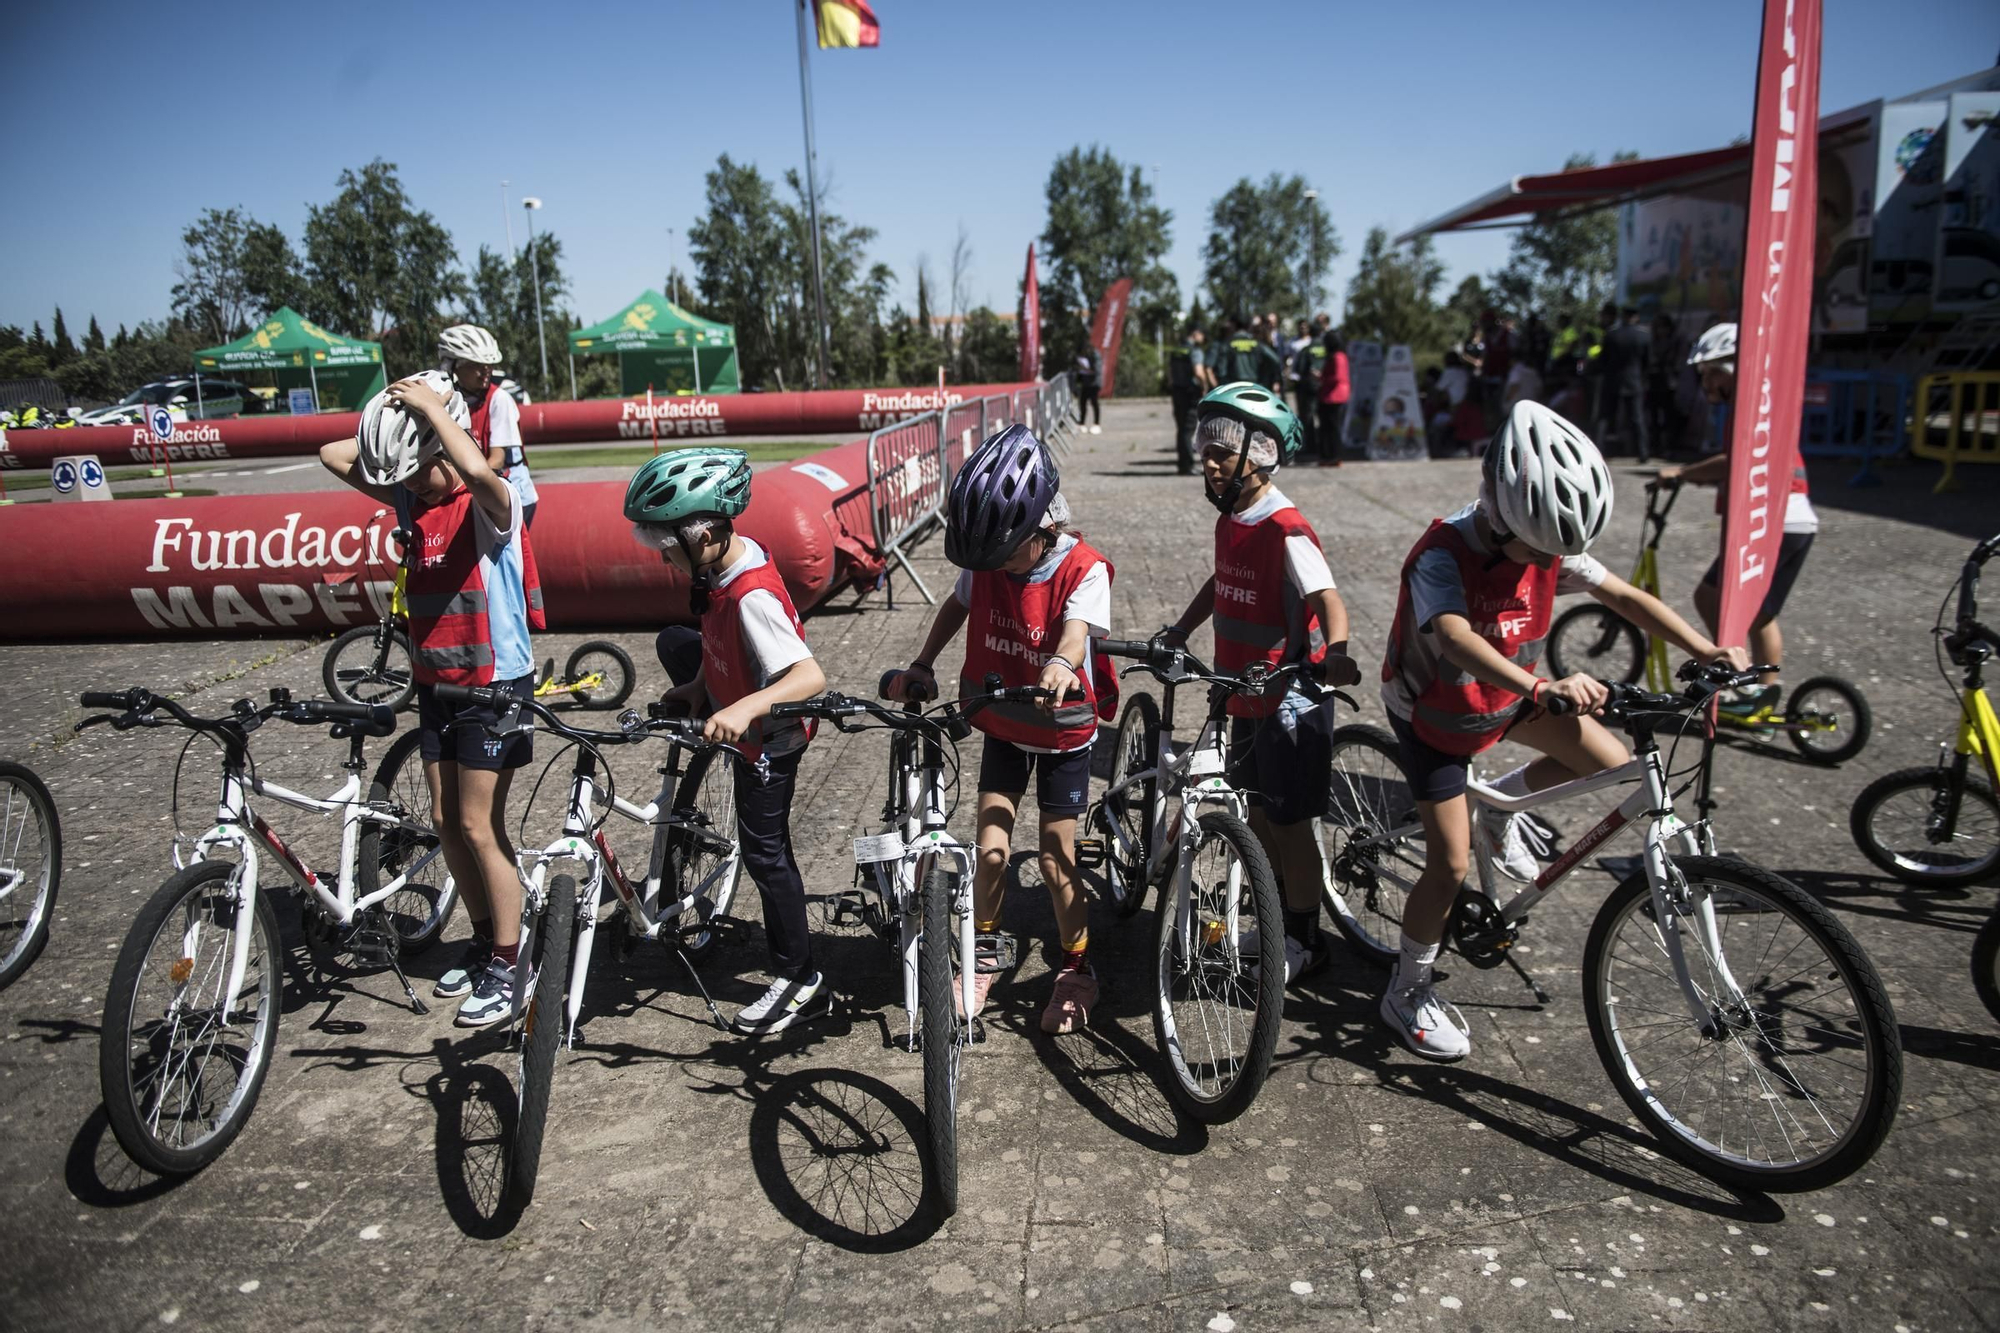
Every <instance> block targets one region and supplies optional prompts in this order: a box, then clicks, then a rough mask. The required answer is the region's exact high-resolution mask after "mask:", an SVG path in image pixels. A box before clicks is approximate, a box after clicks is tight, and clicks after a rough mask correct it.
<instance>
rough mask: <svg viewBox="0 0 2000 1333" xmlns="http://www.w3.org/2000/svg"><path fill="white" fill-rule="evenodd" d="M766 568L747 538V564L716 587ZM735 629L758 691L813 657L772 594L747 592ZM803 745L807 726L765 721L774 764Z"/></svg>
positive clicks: (729, 571) (760, 551)
mask: <svg viewBox="0 0 2000 1333" xmlns="http://www.w3.org/2000/svg"><path fill="white" fill-rule="evenodd" d="M768 563H770V556H768V555H766V554H765V553H764V548H763V547H761V546H759V545H758V544H757V543H756V542H753V541H751V540H750V539H749V538H748V537H745V538H744V539H743V558H742V559H740V560H738V561H737V562H736V563H735V564H733V565H731V566H729V567H728V568H727V569H724V570H722V571H721V572H720V573H718V574H717V575H716V576H715V579H714V586H715V587H717V588H726V587H728V586H729V585H730V584H731V583H734V582H735V581H736V580H737V579H738V578H741V577H742V576H743V575H744V574H746V573H748V572H749V571H751V570H753V569H756V568H757V567H758V566H760V565H765V564H768ZM736 628H737V632H738V633H739V634H741V635H742V636H743V652H744V655H745V656H746V657H747V658H748V659H749V667H750V677H751V682H752V685H753V686H754V688H756V689H760V690H761V689H763V688H765V687H766V686H768V685H770V683H771V682H772V681H774V680H776V679H777V678H778V677H779V676H782V675H783V674H784V673H785V672H786V671H787V670H788V669H789V668H790V667H791V666H793V665H794V664H795V663H798V662H803V661H805V660H806V659H807V658H808V657H811V656H812V649H810V648H808V647H807V646H806V641H805V640H804V639H803V638H801V637H800V636H799V632H798V631H797V630H796V629H794V628H793V627H792V618H791V617H790V616H789V615H787V614H786V613H785V604H784V603H783V602H781V601H779V600H778V595H777V594H776V593H774V592H771V591H770V590H769V589H766V588H757V589H755V590H753V591H751V592H747V593H745V594H744V595H743V598H742V600H740V601H738V602H737V603H736ZM805 743H806V729H805V724H804V723H803V722H799V721H796V720H794V721H786V722H773V721H771V720H770V719H768V718H766V719H765V721H764V753H765V754H768V755H770V756H772V757H773V758H776V757H777V756H779V755H787V754H790V753H791V752H792V751H794V750H797V749H799V748H801V747H803V746H804V745H805Z"/></svg>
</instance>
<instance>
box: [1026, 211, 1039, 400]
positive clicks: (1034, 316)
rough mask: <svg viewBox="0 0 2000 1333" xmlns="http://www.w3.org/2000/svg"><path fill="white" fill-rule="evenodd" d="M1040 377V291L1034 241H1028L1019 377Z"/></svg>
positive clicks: (1029, 378) (1032, 380)
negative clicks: (1036, 282) (1036, 273)
mask: <svg viewBox="0 0 2000 1333" xmlns="http://www.w3.org/2000/svg"><path fill="white" fill-rule="evenodd" d="M1041 377H1042V293H1041V289H1040V288H1038V287H1037V286H1036V285H1035V243H1034V242H1033V241H1030V242H1028V276H1027V278H1026V279H1024V280H1023V282H1022V285H1021V379H1022V380H1023V381H1025V382H1027V383H1029V384H1032V383H1034V382H1035V381H1036V380H1038V379H1040V378H1041Z"/></svg>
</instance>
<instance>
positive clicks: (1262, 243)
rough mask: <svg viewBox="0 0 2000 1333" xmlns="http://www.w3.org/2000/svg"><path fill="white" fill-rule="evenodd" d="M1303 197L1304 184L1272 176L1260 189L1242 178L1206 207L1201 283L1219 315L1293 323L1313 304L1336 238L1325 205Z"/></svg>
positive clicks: (1336, 249) (1334, 254)
mask: <svg viewBox="0 0 2000 1333" xmlns="http://www.w3.org/2000/svg"><path fill="white" fill-rule="evenodd" d="M1307 196H1308V187H1307V186H1306V181H1305V177H1303V176H1280V175H1278V174H1277V173H1276V172H1273V173H1272V174H1271V175H1269V176H1267V177H1265V179H1264V183H1263V184H1262V185H1257V184H1255V183H1254V182H1252V181H1251V180H1250V178H1249V177H1247V176H1246V177H1244V178H1243V179H1241V180H1239V181H1237V182H1236V184H1234V185H1232V186H1230V187H1229V190H1228V192H1227V193H1226V194H1224V195H1223V196H1222V197H1221V198H1220V199H1217V200H1216V201H1215V202H1214V203H1213V204H1211V205H1209V211H1208V240H1207V242H1206V243H1205V244H1204V245H1203V246H1202V279H1203V281H1204V282H1205V283H1206V284H1207V287H1208V291H1209V294H1210V295H1211V296H1213V297H1214V298H1215V303H1216V305H1217V306H1218V307H1219V308H1220V309H1221V310H1222V311H1223V312H1224V313H1225V314H1228V315H1230V316H1232V317H1242V318H1248V317H1250V316H1253V315H1258V314H1263V313H1265V312H1267V311H1271V312H1275V313H1277V314H1278V315H1280V316H1282V317H1284V318H1286V319H1292V318H1296V317H1298V316H1301V315H1310V314H1312V311H1313V307H1314V306H1316V305H1318V304H1319V297H1320V294H1321V291H1322V287H1323V284H1324V283H1325V281H1326V273H1327V269H1328V268H1329V267H1330V266H1331V265H1332V263H1333V261H1334V259H1335V258H1336V257H1338V256H1339V254H1340V237H1339V235H1338V233H1336V232H1335V231H1334V229H1333V221H1332V219H1331V218H1330V217H1328V215H1327V211H1326V206H1325V205H1324V204H1322V203H1321V202H1320V201H1319V198H1318V197H1317V196H1316V195H1315V196H1313V197H1310V198H1308V197H1307Z"/></svg>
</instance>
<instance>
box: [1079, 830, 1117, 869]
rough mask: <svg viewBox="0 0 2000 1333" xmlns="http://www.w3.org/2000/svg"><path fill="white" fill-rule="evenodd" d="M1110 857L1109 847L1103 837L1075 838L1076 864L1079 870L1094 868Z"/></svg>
mask: <svg viewBox="0 0 2000 1333" xmlns="http://www.w3.org/2000/svg"><path fill="white" fill-rule="evenodd" d="M1110 859H1111V853H1110V850H1109V848H1107V847H1106V845H1105V840H1104V839H1103V838H1078V839H1077V840H1076V865H1077V869H1079V870H1096V869H1097V868H1098V867H1100V866H1102V865H1103V864H1104V863H1105V862H1107V861H1109V860H1110Z"/></svg>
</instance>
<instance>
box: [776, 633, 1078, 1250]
mask: <svg viewBox="0 0 2000 1333" xmlns="http://www.w3.org/2000/svg"><path fill="white" fill-rule="evenodd" d="M896 674H897V673H896V672H893V671H890V672H885V673H884V674H883V676H882V678H881V680H880V682H879V683H878V685H877V693H878V694H882V695H885V696H886V695H887V693H888V690H889V686H890V683H891V681H892V680H893V679H894V677H895V676H896ZM984 684H985V685H986V692H985V693H984V694H980V695H975V696H973V697H972V698H969V699H958V700H955V701H947V702H945V703H942V704H939V705H938V706H937V707H935V708H933V709H931V710H930V711H928V712H926V711H925V709H924V704H925V703H927V702H929V701H930V698H931V694H930V691H929V689H928V688H927V687H924V686H919V685H917V684H916V683H915V682H907V685H908V689H907V692H906V702H905V703H904V704H903V706H902V707H901V708H890V707H887V706H885V705H883V704H879V703H875V702H872V701H870V700H866V699H856V698H851V697H849V696H847V695H843V694H837V693H828V694H823V695H821V696H819V697H818V698H816V699H807V700H804V701H802V702H799V703H785V704H778V705H776V706H775V707H773V708H772V709H771V716H772V717H774V718H787V717H796V718H808V717H810V718H820V719H823V720H825V721H828V722H831V723H832V724H833V725H834V727H835V728H837V729H838V730H840V731H843V732H854V731H865V730H873V729H877V728H879V729H883V730H887V731H888V732H889V733H890V737H889V785H888V794H887V796H886V798H885V800H884V801H883V806H882V824H883V831H882V832H880V833H877V834H873V835H871V836H868V837H862V838H856V839H855V840H854V887H853V888H851V889H849V890H847V891H846V892H844V893H841V894H839V895H836V896H835V898H834V899H833V901H832V903H831V905H830V906H829V907H828V908H827V912H826V914H827V918H828V921H829V924H831V925H835V926H852V925H857V924H858V925H861V926H864V927H865V928H867V929H869V930H870V931H872V932H873V933H874V934H875V935H876V936H877V937H878V938H880V939H881V940H883V941H884V942H885V943H888V944H890V945H891V946H892V947H893V948H895V950H896V952H897V957H898V958H899V959H900V960H901V962H902V975H903V1008H904V1011H905V1012H906V1013H907V1015H908V1019H909V1028H908V1031H907V1033H906V1035H905V1037H904V1040H903V1042H902V1046H903V1049H904V1050H906V1051H910V1052H921V1053H922V1055H923V1062H924V1121H925V1126H926V1138H927V1146H928V1148H929V1157H930V1165H931V1176H932V1181H933V1183H934V1184H935V1185H936V1187H937V1195H936V1198H937V1210H938V1216H939V1219H940V1220H942V1219H944V1218H948V1217H950V1216H951V1215H952V1214H953V1213H956V1212H957V1211H958V1084H959V1075H960V1071H961V1068H962V1066H963V1061H964V1054H965V1048H966V1047H967V1046H968V1045H970V1044H972V1043H973V1042H979V1041H984V1040H985V1027H984V1025H983V1024H982V1023H981V1022H980V1020H979V1019H978V1018H977V1017H976V1016H975V1017H972V1018H969V1019H968V1018H966V1017H963V1015H968V1014H972V1013H973V1010H974V1008H975V1006H974V1003H973V977H974V975H975V974H976V973H978V972H980V971H985V970H996V971H997V970H1004V968H1005V967H1006V966H1007V964H1006V962H1005V961H1004V960H1003V959H996V958H989V959H985V960H982V959H981V957H980V954H979V945H978V941H977V939H976V938H975V932H974V929H973V920H972V879H973V869H974V865H975V862H976V859H977V855H978V853H977V851H976V850H975V849H974V848H972V847H970V846H967V845H966V844H965V843H962V842H960V841H958V840H957V839H956V838H953V837H952V836H951V833H950V832H949V829H948V825H949V824H950V821H951V814H952V810H951V808H950V806H949V805H948V804H947V800H946V790H947V787H948V786H949V787H955V786H956V785H957V775H958V770H959V762H958V746H959V743H960V742H962V741H964V740H965V739H967V738H968V737H970V736H971V735H972V723H971V721H970V718H971V716H972V714H973V713H976V712H977V711H978V710H979V709H981V708H984V707H988V706H990V705H993V704H999V703H1023V704H1033V703H1039V702H1040V701H1042V700H1044V699H1047V698H1050V697H1051V696H1050V692H1049V691H1047V690H1044V689H1041V688H1039V687H1037V686H1033V685H1023V686H1014V687H1011V688H1001V686H1000V677H999V676H998V675H989V676H988V677H987V678H986V680H985V682H984ZM1079 697H1081V695H1080V694H1076V695H1072V696H1071V698H1073V699H1074V698H1079ZM864 718H865V719H867V720H866V721H862V720H860V719H864ZM947 745H948V746H949V747H950V755H951V757H950V759H949V760H947V759H946V747H947ZM947 763H949V765H950V768H951V770H952V777H951V781H950V782H949V783H947V781H946V778H945V768H946V765H947ZM954 920H955V921H956V925H954ZM955 966H956V968H957V971H958V988H959V990H958V995H957V996H956V1004H954V996H953V994H952V972H953V969H954V967H955Z"/></svg>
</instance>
